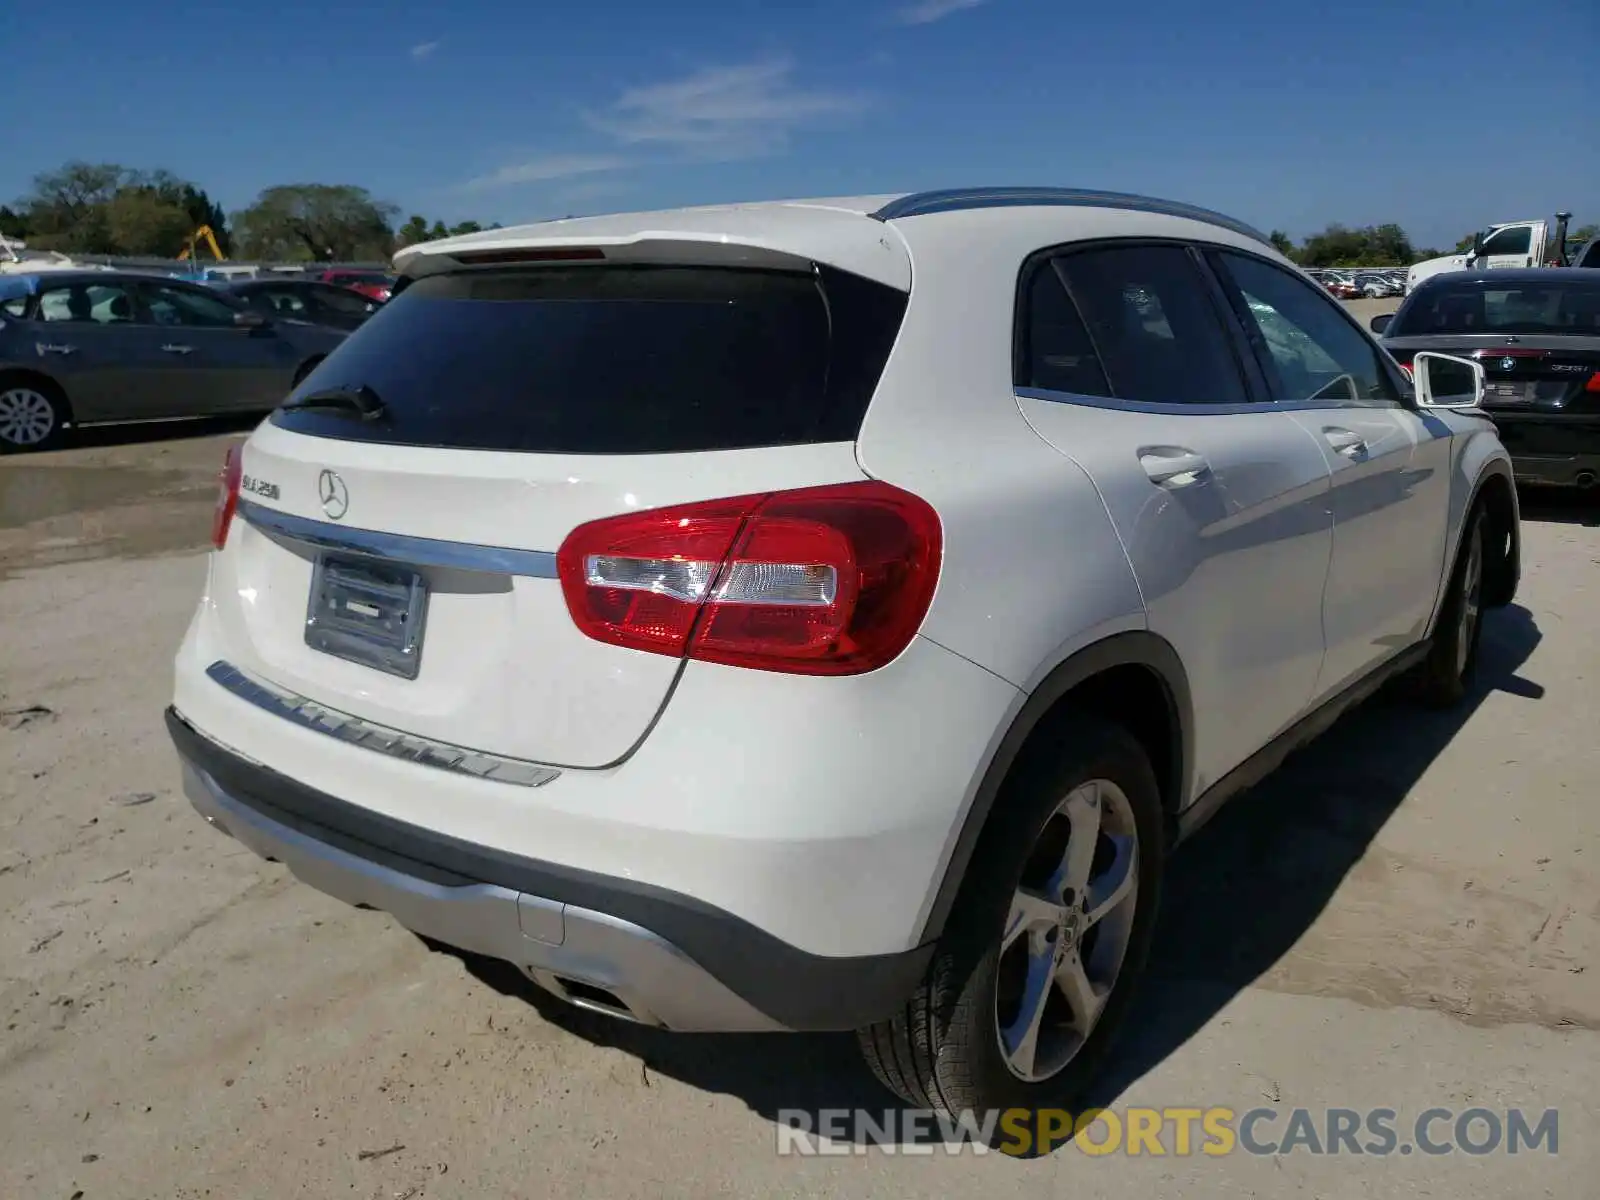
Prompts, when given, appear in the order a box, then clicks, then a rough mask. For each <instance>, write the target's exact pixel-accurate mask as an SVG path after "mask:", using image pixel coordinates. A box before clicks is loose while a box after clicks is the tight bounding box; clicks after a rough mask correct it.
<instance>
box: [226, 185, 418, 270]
mask: <svg viewBox="0 0 1600 1200" xmlns="http://www.w3.org/2000/svg"><path fill="white" fill-rule="evenodd" d="M399 211H400V210H399V209H398V208H396V207H395V206H394V205H392V204H389V203H386V202H384V201H381V200H377V199H374V198H373V196H372V193H370V192H369V191H367V189H366V188H364V187H357V186H356V185H354V184H329V183H291V184H283V185H281V186H279V187H271V188H267V189H266V190H265V191H264V192H262V193H261V194H260V195H259V196H257V197H256V202H255V203H254V204H252V205H251V206H250V207H249V208H247V209H244V210H243V211H242V212H238V213H235V214H234V217H233V225H234V234H235V236H236V237H237V239H238V241H239V245H240V247H241V250H242V252H243V253H244V254H247V255H249V256H250V257H252V258H275V259H283V260H286V261H293V262H358V261H370V260H374V259H386V258H388V257H389V255H390V253H392V251H393V249H394V240H395V231H394V228H393V226H392V224H391V223H392V222H393V221H394V218H395V217H396V216H398V215H399Z"/></svg>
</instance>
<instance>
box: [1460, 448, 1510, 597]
mask: <svg viewBox="0 0 1600 1200" xmlns="http://www.w3.org/2000/svg"><path fill="white" fill-rule="evenodd" d="M1478 508H1482V510H1483V514H1484V518H1485V519H1486V520H1487V521H1488V523H1489V524H1488V529H1487V531H1486V533H1487V538H1488V544H1487V545H1486V546H1485V551H1486V552H1487V553H1486V554H1485V562H1484V580H1483V599H1484V603H1485V604H1486V605H1488V606H1489V607H1492V608H1503V607H1505V606H1506V605H1508V604H1510V603H1511V602H1512V601H1513V600H1514V599H1516V595H1517V584H1518V582H1519V580H1520V578H1521V574H1522V566H1521V564H1522V534H1521V530H1520V529H1519V528H1518V524H1519V523H1518V518H1517V493H1516V484H1515V482H1514V481H1513V479H1512V476H1511V469H1510V468H1509V467H1508V466H1506V465H1505V464H1504V463H1503V462H1499V461H1496V462H1493V463H1491V464H1490V465H1489V467H1488V469H1487V470H1486V471H1485V472H1484V475H1483V478H1482V479H1481V480H1479V482H1478V489H1477V492H1476V493H1475V494H1474V496H1473V498H1472V503H1471V504H1469V505H1468V506H1467V521H1463V522H1462V530H1463V532H1465V530H1466V529H1467V528H1468V521H1470V519H1471V514H1472V513H1473V511H1474V510H1476V509H1478ZM1451 561H1452V562H1454V558H1452V560H1451Z"/></svg>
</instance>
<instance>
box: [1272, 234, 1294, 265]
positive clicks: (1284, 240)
mask: <svg viewBox="0 0 1600 1200" xmlns="http://www.w3.org/2000/svg"><path fill="white" fill-rule="evenodd" d="M1267 240H1268V241H1270V242H1271V243H1272V244H1273V245H1274V246H1275V247H1277V250H1278V253H1279V254H1282V255H1283V256H1284V257H1285V258H1291V259H1292V258H1293V257H1294V256H1295V248H1294V241H1293V239H1292V238H1290V237H1289V235H1288V234H1287V233H1285V232H1284V231H1283V230H1281V229H1274V230H1273V231H1272V232H1271V233H1269V234H1267Z"/></svg>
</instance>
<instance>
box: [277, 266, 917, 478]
mask: <svg viewBox="0 0 1600 1200" xmlns="http://www.w3.org/2000/svg"><path fill="white" fill-rule="evenodd" d="M905 305H906V295H905V293H903V292H898V291H896V290H895V289H893V288H888V287H884V286H882V285H880V284H876V283H872V282H870V281H868V280H865V279H861V278H859V277H857V276H853V275H847V274H844V273H843V272H838V271H833V270H830V269H828V268H821V269H819V270H818V271H816V272H814V273H812V272H773V271H749V270H734V269H728V268H708V267H653V266H603V267H587V268H569V267H543V268H522V269H510V270H493V271H483V270H479V271H462V272H456V273H453V274H446V275H432V276H428V277H425V278H422V279H417V280H414V281H411V282H410V283H409V284H408V285H407V286H406V287H405V288H404V289H403V290H402V291H401V293H400V294H398V295H397V296H396V297H395V298H394V299H393V300H391V301H390V302H389V303H388V304H386V305H384V306H382V307H381V308H380V309H379V310H378V311H377V312H376V313H374V315H373V317H372V318H371V319H370V320H369V321H367V322H366V323H365V324H364V325H363V326H362V327H361V328H360V329H359V330H357V331H356V332H355V333H354V334H352V335H351V336H350V338H349V339H348V340H346V341H345V342H344V344H343V345H341V346H340V347H339V349H338V350H336V351H335V352H334V353H333V354H331V355H329V357H328V358H327V359H325V360H324V361H323V363H322V364H321V365H320V366H319V367H318V368H317V369H316V370H315V371H313V372H312V373H311V375H310V376H308V377H307V378H306V380H305V382H304V383H303V384H302V385H301V386H300V388H299V389H297V391H296V392H295V394H294V395H292V396H291V397H290V398H289V401H288V402H287V406H286V407H285V408H280V409H279V410H278V411H277V412H276V413H275V414H274V415H273V417H272V420H273V422H274V423H275V424H277V425H281V426H283V427H284V428H287V429H291V430H294V431H296V432H300V433H308V434H313V435H316V436H321V437H331V438H342V439H347V440H359V441H373V442H383V443H387V444H395V445H417V446H438V447H449V448H453V449H468V450H513V451H526V452H530V453H548V454H557V453H567V454H646V453H670V452H686V451H696V450H731V449H741V448H749V447H757V446H780V445H803V444H807V443H813V442H830V441H851V440H853V439H854V438H855V437H856V435H857V433H858V432H859V431H860V427H861V421H862V418H863V417H864V416H865V415H866V409H867V404H868V402H869V401H870V400H871V398H872V393H873V391H874V390H876V388H877V384H878V377H879V375H880V374H881V373H882V371H883V366H884V363H885V362H886V361H887V359H888V356H889V351H890V349H891V348H892V346H893V344H894V338H895V336H896V335H897V333H898V332H899V328H900V320H901V317H902V316H903V315H904V313H905ZM357 386H365V387H369V388H371V389H372V390H373V391H375V392H376V393H377V394H378V397H379V398H380V399H381V400H382V401H383V404H384V415H383V416H382V417H381V418H379V419H378V420H375V421H370V422H364V421H353V420H350V419H347V418H343V417H340V416H337V415H330V414H328V413H326V412H298V413H297V412H294V411H292V407H291V406H292V405H293V403H294V398H295V396H299V395H306V394H308V393H310V392H313V391H322V390H324V389H327V388H340V387H357Z"/></svg>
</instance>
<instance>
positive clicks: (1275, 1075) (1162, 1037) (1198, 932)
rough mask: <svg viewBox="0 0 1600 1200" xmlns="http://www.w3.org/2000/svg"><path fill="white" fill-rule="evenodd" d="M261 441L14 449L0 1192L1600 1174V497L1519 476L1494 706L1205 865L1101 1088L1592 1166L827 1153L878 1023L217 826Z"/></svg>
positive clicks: (1189, 871)
mask: <svg viewBox="0 0 1600 1200" xmlns="http://www.w3.org/2000/svg"><path fill="white" fill-rule="evenodd" d="M237 433H238V430H237V428H235V429H234V430H227V429H221V430H219V429H217V428H216V427H212V428H209V429H183V430H172V429H167V430H160V431H153V432H146V433H145V434H144V435H143V437H142V439H141V440H139V441H136V442H128V441H125V440H122V439H124V438H126V436H127V435H125V434H123V435H114V436H112V435H107V436H100V437H97V438H96V442H97V443H98V444H92V445H89V446H86V447H80V448H76V449H72V450H67V451H61V452H57V453H54V454H49V455H38V456H31V457H28V458H25V459H24V458H18V459H11V460H6V461H4V462H0V912H3V914H4V918H3V920H0V967H3V971H0V1197H8V1198H9V1197H17V1198H18V1200H33V1198H35V1197H42V1198H50V1200H54V1198H57V1197H59V1198H61V1200H69V1198H71V1197H75V1196H76V1197H80V1198H81V1200H101V1198H102V1197H106V1198H112V1197H115V1198H121V1197H130V1198H132V1197H150V1198H174V1200H176V1198H190V1197H202V1196H216V1197H229V1198H230V1200H233V1198H241V1197H287V1196H310V1197H331V1196H357V1197H372V1198H378V1197H389V1198H394V1200H412V1198H414V1197H427V1198H430V1200H439V1198H446V1197H451V1198H455V1197H459V1198H463V1200H465V1198H474V1200H475V1198H479V1197H491V1196H492V1197H544V1196H551V1195H563V1194H579V1195H587V1194H593V1195H604V1196H607V1197H614V1198H617V1200H622V1198H624V1197H634V1196H637V1197H651V1198H655V1197H660V1196H706V1195H713V1194H729V1195H735V1194H737V1195H774V1196H802V1195H815V1196H833V1195H850V1196H861V1197H908V1196H927V1197H936V1196H938V1197H942V1196H948V1195H952V1194H956V1193H958V1192H959V1191H961V1190H962V1189H977V1188H979V1187H981V1188H983V1189H984V1192H985V1194H988V1195H993V1196H997V1197H999V1196H1016V1197H1024V1196H1028V1197H1032V1196H1040V1197H1043V1196H1063V1195H1067V1194H1068V1193H1069V1192H1070V1193H1071V1194H1072V1195H1074V1196H1081V1197H1085V1198H1088V1200H1093V1198H1095V1197H1103V1196H1105V1197H1108V1196H1113V1195H1116V1196H1123V1195H1142V1196H1143V1195H1148V1196H1213V1195H1217V1196H1220V1195H1229V1196H1262V1197H1273V1198H1274V1200H1277V1198H1280V1197H1284V1196H1292V1195H1305V1196H1317V1197H1323V1198H1342V1197H1355V1196H1363V1197H1367V1196H1374V1197H1391V1196H1394V1197H1398V1196H1416V1195H1435V1196H1450V1197H1463V1198H1471V1197H1483V1198H1490V1197H1493V1198H1495V1200H1500V1198H1502V1197H1505V1196H1508V1195H1513V1194H1514V1195H1519V1196H1551V1197H1562V1198H1567V1197H1572V1198H1577V1197H1585V1196H1592V1195H1594V1178H1595V1176H1596V1174H1597V1172H1600V1148H1597V1142H1596V1135H1595V1132H1594V1130H1595V1128H1596V1117H1597V1116H1600V1111H1597V1110H1600V1090H1597V1088H1596V1086H1595V1080H1596V1078H1597V1077H1600V1033H1597V1032H1596V1030H1597V1028H1600V815H1597V812H1596V791H1595V779H1596V777H1597V774H1600V770H1597V769H1600V749H1597V742H1596V739H1595V737H1594V709H1593V703H1594V700H1595V697H1596V687H1597V684H1600V642H1597V640H1596V639H1595V637H1594V636H1593V629H1594V622H1593V613H1594V612H1595V611H1596V610H1597V608H1600V566H1597V564H1600V508H1597V507H1592V506H1586V505H1584V504H1581V503H1576V502H1571V501H1556V500H1551V499H1549V498H1541V499H1537V500H1533V501H1525V503H1527V504H1528V505H1529V507H1528V510H1527V511H1526V512H1525V516H1526V518H1527V522H1526V525H1525V529H1524V534H1525V542H1526V547H1525V556H1526V568H1525V575H1524V584H1523V590H1522V595H1521V597H1520V600H1519V604H1518V606H1517V607H1515V608H1513V609H1510V610H1507V611H1502V612H1497V613H1494V614H1492V616H1491V618H1490V620H1489V622H1488V624H1487V626H1486V632H1485V637H1486V642H1485V651H1484V653H1485V658H1484V669H1483V679H1482V681H1481V687H1480V690H1479V691H1478V692H1477V693H1476V694H1475V695H1474V696H1473V697H1472V698H1471V700H1470V702H1469V703H1468V704H1467V705H1466V706H1465V707H1464V708H1463V709H1462V710H1461V711H1460V712H1456V713H1451V714H1444V715H1437V714H1419V713H1417V712H1415V711H1412V710H1410V709H1407V708H1404V707H1399V706H1397V705H1396V704H1395V703H1394V702H1392V701H1387V700H1380V701H1377V702H1374V704H1372V705H1370V706H1368V707H1367V708H1365V709H1363V710H1361V711H1359V712H1357V713H1355V714H1353V715H1352V716H1351V717H1349V718H1348V719H1346V720H1345V721H1344V722H1342V723H1341V725H1340V726H1339V727H1338V728H1336V729H1335V730H1333V731H1332V732H1331V733H1330V734H1329V735H1328V736H1327V737H1326V738H1325V739H1324V740H1323V741H1322V742H1320V743H1319V744H1318V745H1317V746H1315V747H1313V748H1312V749H1310V750H1308V751H1306V752H1305V753H1304V754H1302V755H1300V756H1298V757H1297V758H1296V759H1294V760H1292V761H1291V763H1290V764H1289V765H1288V766H1287V767H1286V769H1285V770H1284V771H1283V772H1281V773H1280V774H1279V775H1278V776H1277V777H1275V778H1274V779H1273V780H1271V781H1269V782H1268V783H1267V784H1265V785H1263V786H1262V787H1261V788H1259V789H1257V790H1256V791H1255V792H1254V793H1252V794H1251V795H1249V796H1247V797H1244V798H1242V799H1241V800H1240V801H1238V802H1237V803H1236V804H1234V805H1232V806H1230V807H1229V808H1228V809H1226V810H1224V812H1223V813H1222V814H1221V815H1220V816H1219V817H1218V818H1217V819H1216V821H1215V822H1213V823H1212V825H1211V826H1210V827H1208V828H1207V830H1206V831H1205V832H1204V833H1202V834H1201V835H1200V837H1199V838H1197V839H1196V840H1195V842H1194V843H1193V844H1192V845H1191V846H1190V847H1189V848H1187V849H1186V850H1185V851H1184V853H1183V854H1182V855H1180V857H1179V858H1178V859H1177V860H1176V861H1175V863H1174V871H1173V878H1172V881H1171V884H1170V890H1169V895H1168V902H1167V906H1166V911H1165V913H1164V915H1163V918H1162V924H1161V931H1160V934H1159V936H1158V945H1157V949H1156V954H1155V966H1154V974H1153V976H1152V977H1151V978H1150V979H1149V981H1148V984H1147V986H1146V987H1145V988H1144V990H1143V993H1142V996H1141V999H1140V1002H1139V1005H1138V1011H1137V1012H1136V1014H1135V1017H1134V1024H1133V1026H1132V1027H1131V1030H1130V1034H1129V1036H1127V1037H1126V1038H1125V1039H1124V1041H1123V1042H1122V1043H1121V1046H1120V1049H1119V1054H1118V1057H1117V1060H1116V1064H1115V1067H1114V1069H1113V1071H1112V1073H1111V1076H1110V1078H1109V1079H1108V1080H1107V1081H1106V1083H1105V1086H1104V1087H1103V1088H1102V1094H1101V1095H1100V1096H1099V1097H1097V1099H1098V1100H1099V1102H1100V1103H1103V1104H1112V1105H1114V1106H1116V1107H1123V1106H1128V1105H1142V1104H1149V1105H1156V1106H1174V1105H1195V1106H1206V1105H1226V1106H1230V1107H1233V1108H1235V1109H1236V1110H1238V1111H1243V1110H1245V1109H1249V1108H1252V1107H1256V1106H1260V1105H1271V1106H1275V1107H1277V1108H1279V1109H1281V1110H1284V1111H1287V1110H1288V1109H1289V1108H1292V1107H1294V1106H1307V1107H1315V1108H1318V1109H1320V1108H1321V1107H1322V1106H1342V1107H1349V1108H1356V1109H1363V1108H1368V1107H1372V1106H1384V1107H1389V1108H1393V1109H1396V1110H1399V1112H1400V1113H1401V1114H1403V1115H1405V1114H1409V1115H1410V1116H1415V1115H1416V1114H1418V1113H1420V1112H1422V1111H1423V1110H1425V1109H1428V1108H1430V1107H1435V1106H1439V1107H1448V1108H1453V1109H1457V1110H1460V1109H1465V1108H1468V1107H1472V1106H1474V1105H1480V1106H1485V1107H1488V1108H1493V1109H1498V1110H1501V1111H1504V1110H1505V1109H1507V1108H1511V1107H1519V1106H1520V1107H1522V1108H1524V1109H1530V1110H1534V1111H1535V1113H1537V1112H1542V1111H1543V1110H1544V1109H1547V1108H1556V1109H1559V1111H1560V1142H1559V1152H1558V1153H1557V1154H1556V1155H1554V1156H1550V1155H1547V1154H1545V1153H1542V1152H1540V1153H1528V1152H1524V1153H1523V1154H1521V1155H1519V1156H1515V1157H1512V1156H1508V1155H1506V1154H1504V1153H1501V1154H1497V1155H1492V1156H1489V1157H1486V1158H1472V1157H1469V1156H1466V1155H1463V1154H1461V1153H1455V1154H1453V1155H1448V1156H1445V1157H1442V1158H1439V1157H1418V1156H1411V1157H1388V1158H1382V1159H1378V1158H1372V1157H1366V1158H1359V1159H1352V1158H1350V1157H1349V1156H1345V1157H1321V1158H1318V1157H1311V1156H1306V1155H1291V1156H1288V1157H1283V1158H1270V1157H1267V1158H1263V1157H1252V1156H1249V1155H1245V1154H1235V1155H1233V1156H1229V1157H1225V1158H1218V1159H1210V1158H1173V1157H1168V1158H1154V1157H1148V1156H1143V1157H1132V1158H1130V1157H1126V1156H1113V1157H1108V1158H1104V1159H1094V1158H1090V1157H1088V1156H1086V1155H1084V1154H1082V1153H1080V1152H1079V1151H1078V1150H1076V1149H1074V1148H1068V1149H1066V1150H1063V1151H1060V1152H1058V1153H1056V1154H1054V1155H1052V1156H1050V1157H1048V1158H1042V1159H1038V1160H1035V1161H1026V1162H1024V1161H1016V1160H1012V1159H1006V1158H1000V1157H998V1156H989V1157H979V1156H975V1155H972V1154H970V1153H968V1154H964V1155H961V1156H957V1157H951V1156H947V1155H946V1154H944V1152H943V1151H942V1150H941V1151H939V1152H938V1153H937V1154H931V1153H930V1154H929V1155H926V1156H923V1155H909V1154H907V1155H888V1154H885V1153H882V1152H880V1151H877V1150H873V1151H871V1152H869V1153H867V1154H864V1155H861V1156H856V1157H815V1158H792V1157H780V1156H779V1155H778V1154H777V1152H776V1147H777V1138H776V1134H775V1128H774V1121H775V1119H776V1118H777V1116H778V1114H779V1112H780V1110H785V1109H817V1108H823V1107H834V1106H854V1105H860V1106H865V1107H867V1108H870V1109H873V1110H875V1111H881V1110H882V1109H884V1108H886V1107H888V1106H889V1104H890V1101H889V1099H888V1097H886V1096H885V1095H884V1094H882V1093H881V1092H880V1091H879V1090H878V1089H877V1088H876V1086H875V1085H874V1084H873V1083H872V1082H871V1080H870V1078H869V1077H868V1076H867V1075H866V1073H865V1071H864V1069H863V1068H862V1067H860V1066H859V1065H858V1064H857V1063H856V1060H855V1058H854V1051H853V1045H852V1043H851V1042H850V1040H849V1039H848V1038H843V1037H806V1038H802V1037H769V1038H718V1037H679V1038H673V1037H669V1036H664V1035H658V1034H655V1033H653V1032H651V1031H648V1030H641V1029H636V1028H631V1027H628V1026H623V1025H619V1024H615V1023H611V1022H607V1021H605V1020H604V1019H602V1018H587V1017H585V1016H584V1015H583V1014H578V1013H574V1012H569V1011H566V1010H563V1009H561V1008H560V1007H558V1006H557V1005H555V1003H554V1002H551V1001H544V1000H541V999H540V998H539V997H538V996H537V995H535V994H533V993H531V992H530V991H529V989H528V988H526V987H524V986H522V985H521V984H520V983H519V982H518V981H517V980H516V979H515V978H514V977H511V976H510V975H509V974H508V973H507V972H504V971H498V970H495V969H494V968H492V967H489V966H485V965H483V964H480V963H469V962H464V961H462V960H461V959H460V958H457V957H455V956H452V955H449V954H444V953H435V952H431V951H430V950H429V949H428V948H426V947H425V946H424V945H423V944H422V943H421V942H420V941H418V940H417V939H416V938H414V937H412V936H410V935H408V934H407V933H405V932H404V931H403V930H401V929H399V928H398V927H396V926H395V925H394V923H393V922H392V921H390V920H389V919H388V918H387V917H385V916H383V915H382V914H380V913H375V912H359V911H356V910H353V909H349V908H346V907H344V906H342V905H340V904H338V903H336V902H334V901H332V900H329V899H326V898H324V897H322V896H320V895H318V894H317V893H315V892H313V891H311V890H310V889H309V888H306V887H304V886H301V885H299V884H297V883H296V882H295V881H294V880H293V879H292V878H291V877H290V876H289V875H288V874H287V873H286V872H285V871H284V870H283V869H282V868H281V867H278V866H274V865H270V864H267V863H264V862H260V861H258V860H257V859H255V858H254V857H253V856H251V855H250V854H249V853H247V852H246V851H244V850H243V849H242V848H241V847H239V846H238V845H237V844H235V843H233V842H231V841H229V840H228V839H226V838H224V837H222V836H220V835H219V834H217V833H215V832H213V831H212V830H210V829H209V828H207V827H206V826H205V825H204V824H203V822H201V821H200V819H199V818H198V817H197V816H195V814H194V813H193V812H192V810H191V809H190V808H189V806H188V804H187V802H186V801H185V800H184V799H183V797H182V795H181V794H180V792H179V787H178V770H177V766H176V762H175V760H174V756H173V753H172V751H171V748H170V745H169V744H168V742H167V739H166V736H165V733H164V731H163V729H162V725H161V712H162V709H163V707H164V705H165V704H166V703H167V700H168V698H169V694H170V687H171V680H170V660H171V655H172V653H173V651H174V649H175V647H176V645H177V643H178V640H179V637H180V635H181V632H182V630H183V627H184V625H185V623H186V622H187V620H188V618H189V614H190V611H191V608H192V606H193V604H194V602H195V600H196V598H197V596H198V593H199V587H200V582H201V577H202V573H203V566H204V558H203V553H202V551H203V547H204V546H205V543H206V538H207V535H208V532H209V521H210V508H211V499H212V490H213V487H214V482H213V481H214V475H215V470H216V467H217V465H218V463H219V462H220V460H221V457H222V451H223V447H224V445H225V444H226V442H227V440H228V438H229V437H230V436H237ZM174 434H182V435H183V436H173V435H174ZM163 437H164V439H165V440H160V438H163ZM1280 1132H1281V1130H1280ZM925 1148H926V1147H925Z"/></svg>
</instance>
